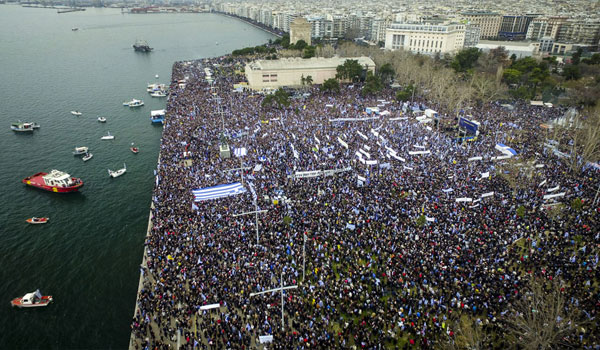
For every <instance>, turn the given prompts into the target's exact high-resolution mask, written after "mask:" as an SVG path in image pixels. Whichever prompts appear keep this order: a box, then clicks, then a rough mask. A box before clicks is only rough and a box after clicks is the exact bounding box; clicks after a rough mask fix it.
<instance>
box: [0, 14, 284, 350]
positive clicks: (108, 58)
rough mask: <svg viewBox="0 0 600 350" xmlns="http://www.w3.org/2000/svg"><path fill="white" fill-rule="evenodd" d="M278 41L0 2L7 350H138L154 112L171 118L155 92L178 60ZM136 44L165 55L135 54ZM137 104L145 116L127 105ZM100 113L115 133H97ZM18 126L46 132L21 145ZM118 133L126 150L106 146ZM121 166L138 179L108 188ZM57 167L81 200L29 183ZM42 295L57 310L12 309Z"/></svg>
mask: <svg viewBox="0 0 600 350" xmlns="http://www.w3.org/2000/svg"><path fill="white" fill-rule="evenodd" d="M73 27H78V28H79V30H78V31H72V30H71V28H73ZM270 38H273V36H272V35H271V34H269V33H266V32H263V31H261V30H259V29H256V28H254V27H252V26H250V25H248V24H246V23H243V22H240V21H237V20H234V19H230V18H227V17H224V16H220V15H214V14H153V15H130V14H121V12H120V10H118V9H87V10H86V11H84V12H74V13H67V14H57V12H56V10H52V9H32V8H22V7H20V6H17V5H0V91H1V95H0V96H1V97H0V101H1V103H0V349H37V348H41V349H90V348H98V349H125V348H126V347H127V346H128V341H129V333H130V332H129V323H130V319H131V317H132V315H133V310H134V306H135V296H136V291H137V286H138V278H139V264H140V262H141V259H142V253H143V242H144V236H145V233H146V226H147V222H148V213H149V205H150V201H151V197H152V188H153V183H154V178H153V169H155V167H156V160H157V157H158V150H159V145H160V137H161V132H162V128H161V127H157V126H153V125H151V124H150V121H149V114H150V110H153V109H162V108H164V107H165V100H164V99H162V100H161V99H153V98H151V97H150V96H149V95H148V94H147V92H146V90H145V87H146V85H147V84H148V83H151V82H162V83H168V82H169V80H170V74H171V67H172V64H173V62H175V61H181V60H187V59H197V58H203V57H212V56H217V55H223V54H226V53H229V52H231V51H233V50H234V49H237V48H240V47H245V46H251V45H258V44H262V43H265V42H266V41H268V39H270ZM136 39H144V40H146V41H148V43H149V44H150V46H152V47H154V51H153V52H152V53H150V54H144V53H136V52H134V51H133V49H132V44H133V43H134V42H135V41H136ZM155 74H158V75H159V79H155V77H154V76H155ZM132 98H142V99H143V100H144V101H145V103H146V105H145V106H144V107H142V108H139V109H129V108H127V107H123V106H122V103H123V101H126V100H130V99H132ZM71 110H79V111H81V112H82V113H83V115H82V116H80V117H75V116H73V115H71V113H70V111H71ZM98 116H104V117H106V118H107V123H106V124H100V123H98V122H97V117H98ZM17 120H22V121H34V122H37V123H39V124H41V129H39V130H37V131H36V132H35V133H34V134H33V135H20V134H15V133H14V132H12V131H11V130H10V124H11V123H12V122H15V121H17ZM108 131H110V133H111V134H113V135H115V140H113V141H101V140H100V137H101V136H103V135H106V133H107V132H108ZM132 142H134V143H135V145H136V146H137V147H139V148H140V150H141V152H140V153H139V154H137V155H134V154H133V153H131V152H130V151H129V147H130V144H131V143H132ZM76 146H88V147H90V149H91V152H92V153H93V155H94V157H93V158H92V159H91V160H89V161H88V162H86V163H84V162H83V161H82V160H81V159H80V158H78V157H74V156H73V155H72V154H71V151H72V150H73V148H74V147H76ZM123 163H126V164H127V173H126V174H125V175H123V176H122V177H119V178H116V179H111V178H109V176H108V173H107V169H108V168H110V169H113V170H115V169H119V168H121V167H122V166H123ZM51 169H59V170H63V171H66V172H68V173H70V174H71V175H73V176H76V177H80V178H82V179H83V181H84V182H85V186H84V187H83V189H82V190H81V193H77V194H68V195H60V194H53V193H48V192H44V191H40V190H37V189H33V188H28V187H25V186H24V185H23V184H21V179H22V178H24V177H26V176H28V175H32V174H34V173H36V172H39V171H49V170H51ZM32 216H48V217H50V223H48V224H46V225H35V226H34V225H28V224H27V223H26V222H25V219H27V218H29V217H32ZM36 288H39V289H40V290H41V291H42V293H43V294H51V295H53V296H54V302H53V304H51V305H50V306H49V307H47V308H43V309H35V310H18V309H12V308H11V306H10V304H9V302H10V300H11V299H12V298H14V297H17V296H22V295H23V294H24V293H26V292H31V291H34V290H35V289H36Z"/></svg>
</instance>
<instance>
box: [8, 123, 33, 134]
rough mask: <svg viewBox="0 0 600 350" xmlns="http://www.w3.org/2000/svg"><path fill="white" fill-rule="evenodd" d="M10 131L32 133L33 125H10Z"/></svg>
mask: <svg viewBox="0 0 600 350" xmlns="http://www.w3.org/2000/svg"><path fill="white" fill-rule="evenodd" d="M38 127H39V125H38ZM10 129H11V130H12V131H14V132H33V129H35V125H34V124H33V123H21V122H18V123H12V124H11V125H10Z"/></svg>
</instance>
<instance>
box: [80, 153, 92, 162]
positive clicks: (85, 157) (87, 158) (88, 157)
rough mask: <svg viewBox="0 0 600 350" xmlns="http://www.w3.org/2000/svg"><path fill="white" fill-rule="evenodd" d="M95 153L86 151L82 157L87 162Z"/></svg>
mask: <svg viewBox="0 0 600 350" xmlns="http://www.w3.org/2000/svg"><path fill="white" fill-rule="evenodd" d="M93 156H94V155H93V154H91V153H86V154H85V155H84V156H83V157H82V158H81V159H83V161H84V162H87V161H88V160H90V159H92V157H93Z"/></svg>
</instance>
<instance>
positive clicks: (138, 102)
mask: <svg viewBox="0 0 600 350" xmlns="http://www.w3.org/2000/svg"><path fill="white" fill-rule="evenodd" d="M143 105H144V101H142V100H136V99H135V98H134V99H133V100H131V101H129V102H123V106H128V107H141V106H143Z"/></svg>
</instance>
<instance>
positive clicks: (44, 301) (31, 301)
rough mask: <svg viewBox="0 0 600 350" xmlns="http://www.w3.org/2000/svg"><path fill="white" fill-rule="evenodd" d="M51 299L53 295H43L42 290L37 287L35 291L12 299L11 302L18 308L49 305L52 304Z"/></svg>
mask: <svg viewBox="0 0 600 350" xmlns="http://www.w3.org/2000/svg"><path fill="white" fill-rule="evenodd" d="M51 301H52V296H51V295H42V293H40V290H39V289H37V290H36V291H35V292H31V293H27V294H25V295H24V296H22V297H20V298H14V299H13V300H11V302H10V304H11V305H12V306H16V307H18V308H23V307H40V306H48V304H50V302H51Z"/></svg>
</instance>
